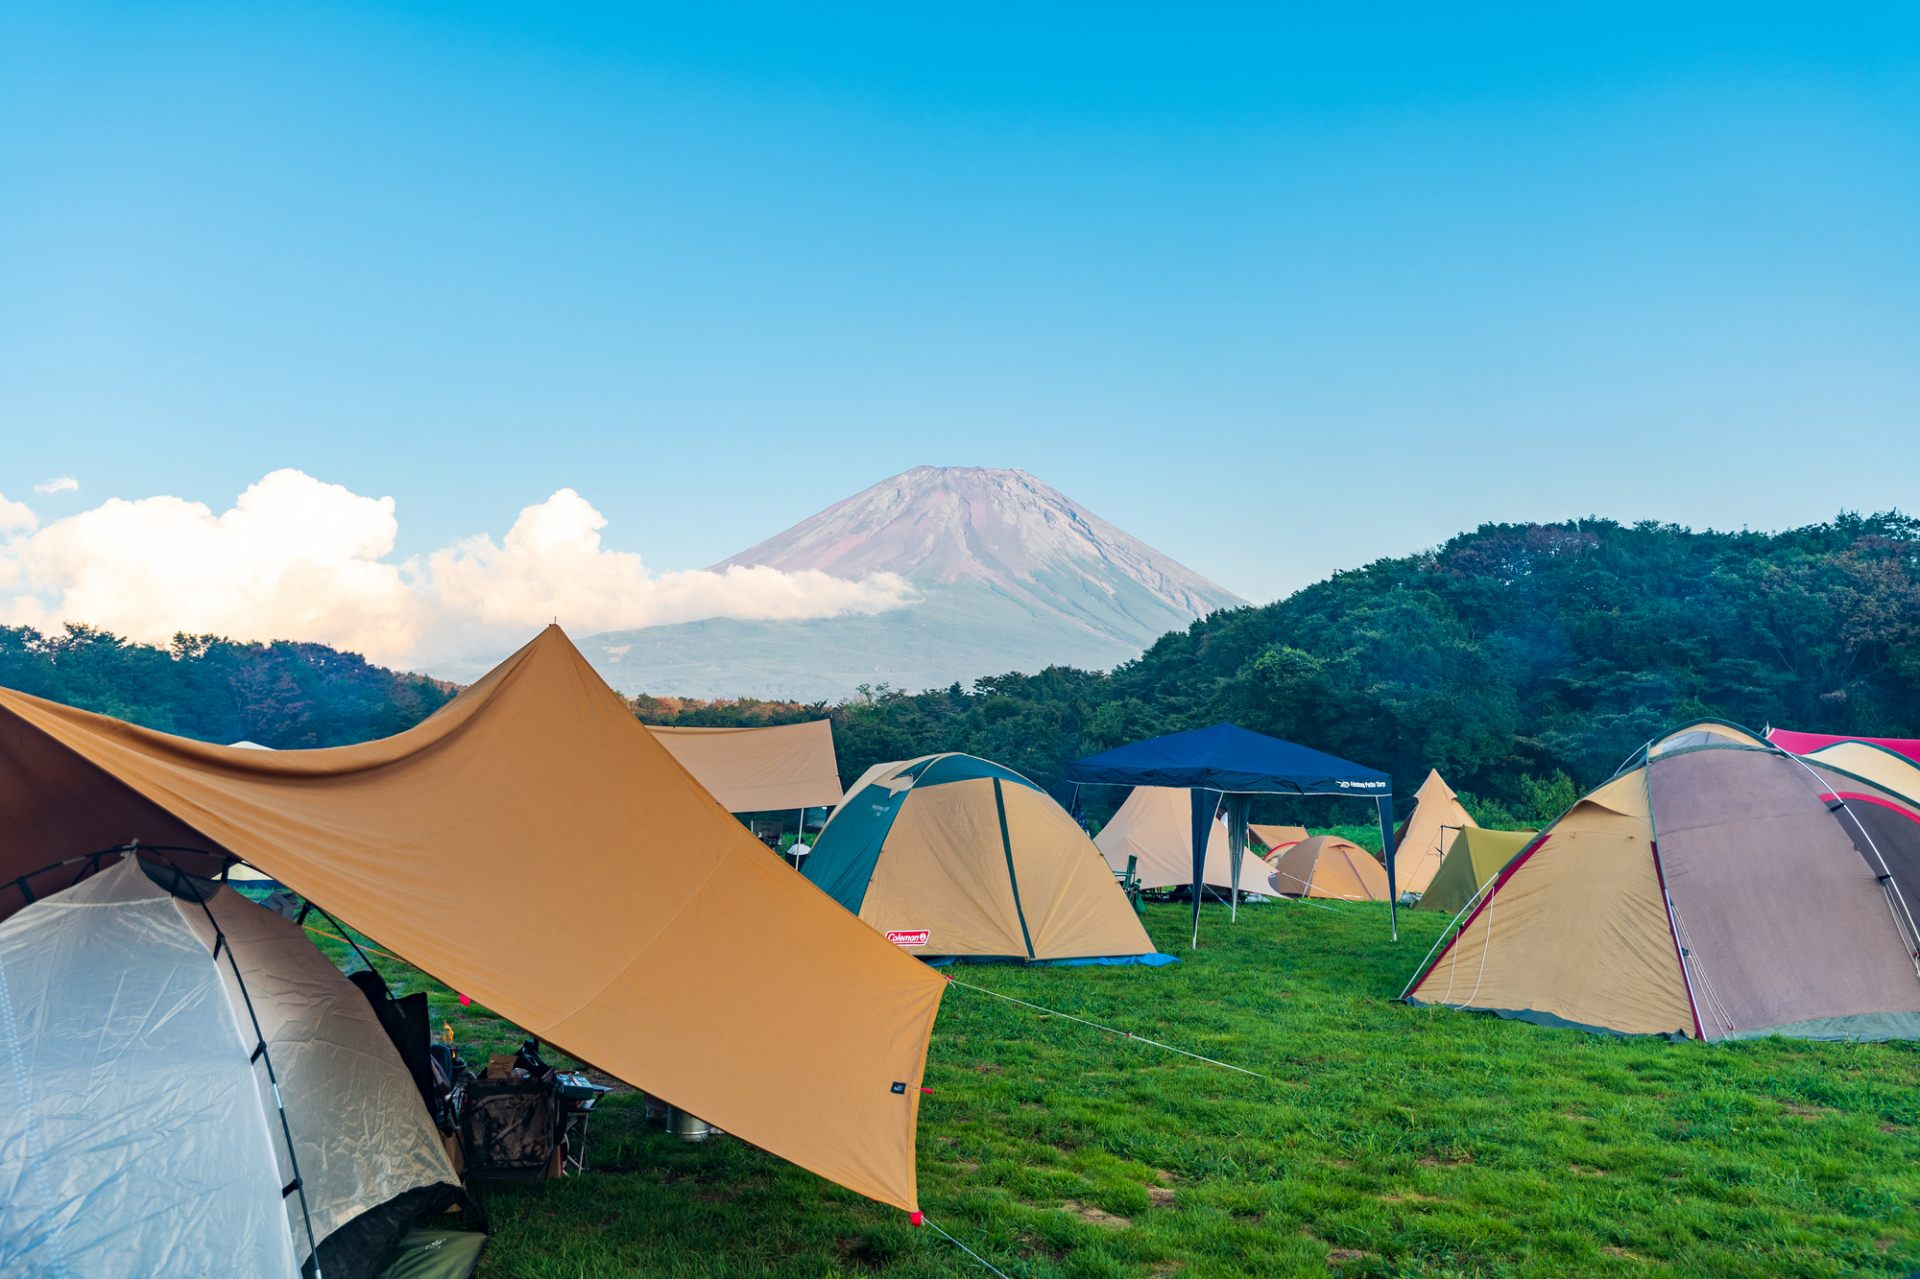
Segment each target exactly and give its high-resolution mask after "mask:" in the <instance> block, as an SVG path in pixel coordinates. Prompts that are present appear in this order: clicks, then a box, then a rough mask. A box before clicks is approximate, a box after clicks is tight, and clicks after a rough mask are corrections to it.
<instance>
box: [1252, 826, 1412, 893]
mask: <svg viewBox="0 0 1920 1279" xmlns="http://www.w3.org/2000/svg"><path fill="white" fill-rule="evenodd" d="M1268 864H1269V865H1270V866H1271V867H1272V869H1273V886H1274V888H1276V889H1277V890H1279V891H1280V892H1282V893H1284V894H1286V895H1287V896H1289V897H1334V898H1339V899H1340V900H1342V901H1350V902H1383V901H1385V900H1387V868H1386V867H1385V866H1382V865H1381V864H1380V862H1379V860H1378V859H1377V858H1375V857H1374V855H1373V854H1372V853H1369V852H1368V851H1367V850H1366V849H1364V848H1362V847H1360V845H1358V844H1356V843H1354V842H1353V841H1351V840H1346V839H1341V838H1340V837H1339V836H1338V835H1314V836H1311V837H1309V838H1307V839H1303V840H1301V841H1300V842H1299V843H1297V844H1292V845H1290V846H1288V847H1287V848H1285V849H1283V850H1282V851H1281V852H1279V853H1277V854H1276V855H1275V856H1273V857H1272V858H1271V859H1269V862H1268Z"/></svg>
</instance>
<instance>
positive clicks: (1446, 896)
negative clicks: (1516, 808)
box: [1414, 826, 1534, 915]
mask: <svg viewBox="0 0 1920 1279" xmlns="http://www.w3.org/2000/svg"><path fill="white" fill-rule="evenodd" d="M1533 836H1534V832H1533V831H1530V830H1487V829H1485V828H1484V827H1480V826H1469V827H1467V828H1466V829H1465V830H1463V831H1461V832H1460V838H1458V839H1456V840H1454V841H1453V847H1452V848H1449V849H1448V850H1447V859H1446V860H1445V861H1443V862H1441V863H1440V869H1439V871H1438V872H1436V873H1435V875H1434V877H1433V882H1431V883H1430V884H1428V885H1427V890H1426V891H1425V892H1423V893H1421V894H1420V901H1419V903H1418V905H1416V906H1415V907H1414V909H1416V910H1438V911H1444V912H1446V913H1447V914H1449V915H1453V914H1458V913H1459V912H1460V910H1461V909H1463V908H1464V907H1465V906H1466V904H1467V903H1468V902H1470V901H1472V900H1473V899H1474V898H1475V897H1478V896H1479V895H1480V889H1481V888H1482V887H1484V886H1485V885H1486V884H1487V882H1488V881H1489V880H1491V879H1492V878H1493V877H1494V876H1495V875H1498V874H1499V873H1500V871H1501V868H1502V867H1504V866H1505V865H1506V864H1507V863H1508V862H1510V861H1512V860H1513V859H1514V857H1515V856H1517V855H1518V854H1519V852H1520V850H1521V849H1523V848H1525V847H1526V846H1527V845H1528V844H1530V843H1532V842H1533Z"/></svg>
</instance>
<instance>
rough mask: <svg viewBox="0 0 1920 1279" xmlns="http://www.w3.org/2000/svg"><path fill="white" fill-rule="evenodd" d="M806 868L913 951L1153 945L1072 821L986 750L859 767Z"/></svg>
mask: <svg viewBox="0 0 1920 1279" xmlns="http://www.w3.org/2000/svg"><path fill="white" fill-rule="evenodd" d="M803 873H804V874H805V875H806V877H807V878H808V879H810V880H812V881H813V882H814V884H816V885H817V886H818V887H819V888H820V889H821V890H823V891H824V892H825V893H826V894H827V895H828V896H830V897H832V898H833V899H834V900H835V901H837V902H839V903H840V904H841V905H842V906H845V907H846V908H847V909H848V910H850V911H852V912H853V913H854V914H856V915H858V916H859V917H860V918H861V919H863V920H865V921H866V922H867V923H868V924H871V925H872V926H873V927H874V928H875V929H876V930H878V931H879V932H881V933H884V934H885V935H886V937H887V939H888V940H889V941H892V942H893V943H894V944H895V945H898V946H901V947H904V948H907V949H909V950H911V951H912V952H913V953H915V954H921V955H929V956H931V955H960V956H968V957H972V958H998V959H1032V960H1054V959H1091V958H1108V957H1115V958H1117V957H1122V956H1136V955H1150V954H1152V953H1153V943H1152V942H1151V941H1150V940H1148V938H1147V933H1146V929H1144V928H1142V927H1141V926H1140V920H1139V918H1138V917H1137V916H1136V915H1135V914H1134V912H1133V907H1132V906H1131V905H1130V904H1129V903H1128V901H1127V896H1126V894H1125V893H1124V892H1123V891H1121V888H1120V885H1119V883H1118V881H1116V880H1115V879H1114V877H1113V874H1112V872H1111V871H1109V870H1108V869H1107V864H1106V863H1105V862H1104V861H1102V860H1101V858H1100V853H1099V851H1098V850H1097V849H1095V848H1094V846H1093V841H1092V840H1090V839H1088V838H1087V836H1086V832H1084V831H1082V830H1081V829H1080V826H1079V823H1077V822H1075V821H1074V820H1073V818H1072V817H1070V816H1068V814H1067V811H1066V810H1065V809H1063V808H1061V807H1060V805H1059V804H1057V803H1055V802H1054V801H1053V798H1052V796H1050V795H1048V794H1047V793H1046V792H1045V791H1043V790H1041V789H1040V788H1039V787H1038V786H1036V785H1034V784H1033V783H1032V782H1030V781H1028V780H1027V779H1026V778H1024V777H1022V776H1021V775H1020V774H1018V773H1016V772H1014V771H1013V770H1012V769H1010V768H1005V767H1003V766H1001V765H999V764H996V763H994V762H992V761H991V760H985V759H978V758H976V757H974V756H972V755H928V756H924V757H922V758H920V759H913V760H906V761H904V762H897V763H890V764H880V765H877V766H875V767H873V768H871V769H868V770H867V772H866V773H865V775H863V776H862V777H861V778H860V780H859V781H858V782H856V783H855V784H854V786H853V789H851V790H849V791H848V792H847V797H846V799H845V800H844V801H843V802H842V803H841V805H840V807H839V808H838V809H836V810H835V811H834V814H833V817H832V819H831V820H829V821H828V822H827V826H826V829H825V830H823V831H822V832H821V833H820V838H819V839H818V840H817V841H816V842H815V844H814V846H813V852H812V854H811V855H810V856H808V858H807V860H806V863H805V866H804V870H803Z"/></svg>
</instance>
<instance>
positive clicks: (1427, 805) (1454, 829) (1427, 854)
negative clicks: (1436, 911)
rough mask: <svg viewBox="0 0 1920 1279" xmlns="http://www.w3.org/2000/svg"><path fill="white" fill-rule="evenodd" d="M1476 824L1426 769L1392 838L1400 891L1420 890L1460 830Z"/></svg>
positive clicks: (1433, 772)
mask: <svg viewBox="0 0 1920 1279" xmlns="http://www.w3.org/2000/svg"><path fill="white" fill-rule="evenodd" d="M1476 825H1478V823H1477V822H1475V821H1474V820H1473V814H1471V813H1469V812H1468V811H1467V810H1466V808H1465V807H1464V806H1463V805H1462V804H1461V803H1460V797H1459V796H1458V795H1456V794H1454V793H1453V787H1451V786H1449V785H1447V784H1446V782H1445V781H1443V780H1442V779H1441V777H1440V770H1438V769H1429V770H1428V771H1427V780H1426V781H1424V782H1421V783H1420V789H1419V790H1418V791H1415V792H1414V796H1413V811H1412V812H1411V813H1408V814H1407V822H1406V825H1404V826H1402V827H1401V828H1400V833H1399V835H1398V836H1397V837H1396V838H1395V841H1394V869H1395V871H1396V872H1397V875H1396V878H1397V879H1398V881H1399V887H1400V891H1401V892H1403V893H1424V892H1425V891H1427V885H1428V884H1430V883H1432V882H1433V877H1434V875H1435V874H1437V873H1438V872H1439V870H1440V863H1441V862H1443V861H1445V860H1446V856H1447V850H1448V849H1450V848H1452V847H1453V841H1454V839H1455V838H1456V837H1457V836H1458V835H1459V834H1460V832H1461V831H1463V830H1466V829H1468V828H1470V827H1472V826H1476Z"/></svg>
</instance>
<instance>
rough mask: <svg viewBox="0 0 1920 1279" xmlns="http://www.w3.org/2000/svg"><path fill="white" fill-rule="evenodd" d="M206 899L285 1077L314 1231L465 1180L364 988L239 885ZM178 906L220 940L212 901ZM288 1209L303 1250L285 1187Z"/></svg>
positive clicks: (205, 937)
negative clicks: (426, 1188) (399, 1197)
mask: <svg viewBox="0 0 1920 1279" xmlns="http://www.w3.org/2000/svg"><path fill="white" fill-rule="evenodd" d="M207 905H208V906H209V907H210V908H211V910H212V912H213V916H214V918H215V919H216V920H218V921H219V924H220V931H221V932H223V933H224V934H226V938H227V944H228V945H230V946H232V947H233V957H234V960H235V961H236V962H237V963H238V964H239V967H240V972H241V975H242V976H243V977H244V978H245V980H246V984H247V993H248V994H249V995H251V996H252V998H253V1011H254V1013H255V1014H256V1015H257V1016H258V1017H259V1018H260V1029H261V1032H262V1034H264V1035H265V1037H266V1040H267V1051H268V1053H269V1054H270V1055H271V1056H272V1059H273V1067H274V1070H275V1072H276V1073H277V1074H278V1075H279V1077H280V1092H281V1095H282V1096H283V1097H284V1098H285V1099H286V1106H287V1124H288V1126H289V1127H290V1128H291V1129H292V1131H293V1143H294V1153H295V1154H296V1155H297V1156H298V1159H299V1163H300V1176H301V1178H302V1181H303V1183H304V1185H305V1188H306V1197H307V1211H308V1212H309V1213H311V1214H312V1217H313V1237H314V1238H315V1239H319V1240H324V1239H326V1237H327V1236H328V1235H330V1234H332V1233H333V1232H334V1231H335V1230H338V1229H339V1228H340V1227H341V1226H344V1225H346V1224H347V1223H348V1222H349V1221H352V1220H353V1219H354V1218H355V1217H357V1216H359V1215H360V1214H361V1213H363V1212H365V1211H367V1210H368V1209H370V1208H375V1207H378V1206H379V1205H380V1204H383V1203H385V1202H386V1201H387V1200H389V1199H392V1198H393V1197H394V1196H396V1195H399V1194H403V1193H405V1192H406V1191H409V1190H413V1189H416V1188H419V1187H422V1186H431V1185H435V1184H437V1183H441V1182H445V1183H448V1184H450V1185H456V1186H457V1185H458V1184H459V1181H460V1179H459V1177H458V1176H457V1175H456V1174H455V1173H454V1171H453V1166H452V1165H451V1164H450V1163H449V1162H448V1160H447V1151H446V1147H445V1145H444V1144H442V1142H441V1140H440V1134H439V1132H438V1130H436V1129H435V1128H434V1126H433V1120H432V1119H431V1118H430V1117H429V1116H428V1114H427V1108H426V1106H425V1105H423V1104H422V1103H421V1101H420V1093H419V1090H418V1089H416V1088H415V1087H414V1083H413V1077H412V1076H411V1075H409V1074H408V1073H407V1069H406V1066H405V1064H404V1063H402V1062H401V1060H400V1055H399V1053H397V1052H395V1051H394V1047H393V1041H392V1040H390V1039H388V1038H387V1032H386V1031H385V1029H383V1028H382V1027H381V1025H380V1019H379V1018H378V1017H377V1016H376V1015H375V1014H374V1011H373V1006H372V1005H371V1004H369V1003H368V1002H367V999H366V996H365V995H362V994H361V993H360V991H359V989H358V988H357V987H355V986H354V984H353V983H352V982H350V981H348V980H347V979H346V978H345V977H344V976H342V975H341V973H340V970H339V969H337V968H335V967H334V966H333V964H332V962H331V961H329V960H328V959H327V957H326V956H325V955H323V954H321V953H320V951H319V950H318V949H316V948H315V947H314V945H313V943H312V942H311V941H309V940H308V939H307V936H306V934H305V932H303V931H302V930H301V929H300V928H299V927H298V926H297V925H295V924H293V923H291V922H290V921H288V920H286V919H283V918H281V917H280V916H279V915H276V914H274V913H273V912H272V911H269V910H265V909H263V908H261V907H260V906H257V905H255V904H254V903H253V902H251V901H248V900H247V899H246V898H244V897H242V896H240V895H239V894H238V893H236V892H234V891H233V890H232V889H230V888H222V889H221V890H220V891H219V892H217V893H215V894H214V895H213V896H212V897H211V898H210V899H209V900H208V902H207ZM178 906H179V907H180V908H181V913H182V914H183V915H184V917H185V918H186V920H187V922H188V924H189V926H190V927H192V928H193V929H194V931H195V932H196V933H197V934H198V935H199V936H200V939H201V941H202V942H203V943H204V944H205V945H206V947H207V950H208V951H209V952H211V951H212V948H213V928H212V925H211V924H209V923H208V921H207V917H206V912H205V911H202V910H201V909H200V908H199V907H198V906H197V905H195V904H194V903H192V902H188V901H183V902H180V903H178ZM219 972H220V977H221V980H222V981H223V982H225V983H226V985H227V992H228V996H229V1001H230V1003H229V1006H230V1007H231V1008H232V1010H233V1014H234V1018H235V1021H236V1023H237V1025H238V1026H239V1030H240V1034H241V1036H242V1037H243V1038H244V1039H245V1040H246V1042H247V1043H248V1044H249V1045H251V1044H252V1042H253V1030H252V1024H251V1022H250V1021H249V1020H248V1018H247V1012H246V1007H245V1005H244V1003H243V1002H242V1000H241V998H240V992H239V988H238V987H237V986H235V985H234V983H233V973H232V970H231V969H230V968H228V967H227V965H226V964H225V963H224V962H223V963H221V964H220V965H219ZM256 1082H257V1083H258V1085H259V1087H260V1090H261V1091H260V1097H261V1105H262V1107H263V1108H265V1110H266V1113H267V1114H268V1116H269V1118H270V1122H272V1123H273V1124H275V1125H277V1123H278V1120H277V1118H273V1117H272V1106H273V1098H272V1093H271V1091H270V1085H269V1083H268V1081H267V1074H266V1071H265V1069H264V1068H256ZM274 1131H275V1136H276V1140H275V1143H274V1149H275V1150H276V1152H277V1153H278V1155H279V1158H280V1180H279V1182H277V1183H276V1184H277V1185H285V1184H287V1182H289V1181H291V1180H292V1177H293V1172H292V1168H291V1165H290V1164H289V1162H288V1161H287V1159H286V1155H285V1147H284V1143H283V1142H281V1141H280V1140H278V1129H277V1127H276V1128H275V1130H274ZM286 1212H287V1227H288V1230H289V1232H290V1235H291V1238H292V1239H293V1243H294V1253H295V1255H296V1256H297V1257H298V1258H299V1259H300V1260H301V1261H303V1262H304V1261H305V1260H306V1256H307V1232H306V1227H305V1225H304V1224H303V1223H302V1222H301V1220H300V1203H299V1200H298V1198H297V1197H294V1196H289V1197H288V1199H287V1201H286Z"/></svg>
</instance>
